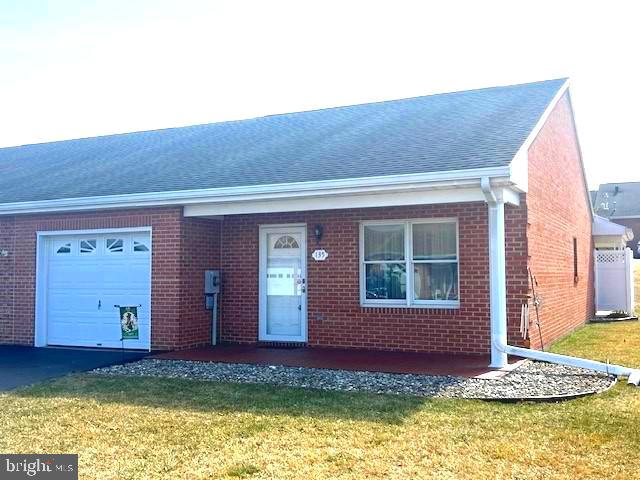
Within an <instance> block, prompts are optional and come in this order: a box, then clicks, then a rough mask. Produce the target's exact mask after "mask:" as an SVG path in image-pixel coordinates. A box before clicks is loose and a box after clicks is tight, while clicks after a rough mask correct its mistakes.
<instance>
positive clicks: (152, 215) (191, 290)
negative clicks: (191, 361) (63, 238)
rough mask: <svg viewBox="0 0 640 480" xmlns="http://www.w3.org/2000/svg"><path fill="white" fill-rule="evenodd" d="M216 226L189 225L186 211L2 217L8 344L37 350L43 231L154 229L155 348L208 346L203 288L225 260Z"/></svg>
mask: <svg viewBox="0 0 640 480" xmlns="http://www.w3.org/2000/svg"><path fill="white" fill-rule="evenodd" d="M216 225H217V224H216V223H215V222H207V221H205V220H190V219H184V218H182V209H181V208H180V207H175V208H157V209H145V210H126V211H125V210H123V211H107V212H92V213H74V214H49V215H22V216H18V217H15V218H14V217H0V249H7V250H9V252H10V254H9V256H8V257H0V280H2V281H1V283H0V342H1V343H15V344H23V345H32V344H33V336H34V317H35V266H36V232H37V231H46V230H49V231H50V230H81V229H99V228H126V227H141V226H151V227H152V228H153V239H152V241H153V249H152V278H153V284H152V291H151V309H152V317H153V320H152V323H151V342H152V347H153V348H154V349H170V348H186V347H190V346H195V345H202V344H205V343H207V342H208V339H209V332H210V331H209V330H207V329H208V328H210V327H209V326H205V322H206V317H208V314H207V312H206V310H205V309H204V306H203V296H202V288H201V285H199V284H198V282H200V281H201V280H199V279H200V278H201V277H202V275H200V273H201V272H200V270H201V269H204V268H211V267H212V266H214V265H215V262H216V261H217V259H218V257H217V255H218V252H219V249H218V248H217V245H218V244H217V240H216V239H217V238H218V237H217V234H218V231H217V229H216V227H215V226H216ZM209 236H211V243H210V244H209V243H208V242H207V240H208V237H209ZM198 256H200V257H201V258H200V259H198ZM198 263H201V264H202V265H203V266H202V267H200V266H199V265H198ZM205 266H206V267H205ZM185 322H186V323H185Z"/></svg>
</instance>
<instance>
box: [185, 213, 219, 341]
mask: <svg viewBox="0 0 640 480" xmlns="http://www.w3.org/2000/svg"><path fill="white" fill-rule="evenodd" d="M181 248H182V260H181V268H182V285H181V295H180V296H181V302H182V303H184V304H185V305H189V306H190V308H189V309H187V310H186V311H185V312H183V314H182V315H181V318H180V321H181V331H180V334H179V339H180V343H181V346H183V347H193V346H199V345H208V344H210V343H211V320H212V318H211V311H210V310H206V309H205V306H204V272H205V270H216V269H219V268H220V221H218V220H207V219H199V218H184V219H183V228H182V238H181Z"/></svg>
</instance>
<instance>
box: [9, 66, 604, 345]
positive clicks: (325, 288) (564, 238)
mask: <svg viewBox="0 0 640 480" xmlns="http://www.w3.org/2000/svg"><path fill="white" fill-rule="evenodd" d="M591 225H592V209H591V204H590V200H589V192H588V190H587V187H586V182H585V177H584V171H583V165H582V160H581V155H580V148H579V145H578V139H577V136H576V129H575V124H574V118H573V113H572V107H571V101H570V96H569V90H568V81H567V80H566V79H559V80H550V81H542V82H536V83H529V84H522V85H515V86H506V87H496V88H485V89H480V90H472V91H464V92H457V93H446V94H440V95H430V96H424V97H417V98H409V99H404V100H394V101H386V102H380V103H371V104H364V105H355V106H347V107H339V108H329V109H324V110H315V111H308V112H301V113H292V114H283V115H273V116H268V117H264V118H256V119H250V120H243V121H232V122H223V123H214V124H208V125H197V126H192V127H184V128H173V129H166V130H157V131H148V132H137V133H129V134H122V135H109V136H104V137H96V138H86V139H79V140H69V141H61V142H53V143H46V144H38V145H26V146H19V147H10V148H3V149H0V251H1V255H0V343H4V344H23V345H36V346H47V345H69V346H85V347H120V345H121V343H120V338H121V332H120V323H119V315H118V313H117V310H116V309H115V308H114V305H139V311H138V316H139V322H140V338H139V339H138V340H128V341H127V344H126V346H128V347H130V348H140V349H153V350H167V349H186V348H191V347H196V346H203V345H208V344H211V343H212V314H211V311H209V310H207V309H206V308H205V296H204V287H205V278H204V277H205V270H218V271H220V272H221V292H220V296H219V302H218V303H219V311H218V327H219V328H217V331H216V332H215V335H216V340H217V341H219V342H232V343H244V344H253V343H264V344H281V343H286V344H287V345H290V344H301V345H307V346H309V347H342V348H360V349H374V350H375V349H378V350H395V351H415V352H442V353H472V354H486V353H489V352H490V350H491V335H492V329H491V325H493V324H496V322H497V323H500V322H504V324H505V325H506V335H507V336H508V339H509V342H511V343H512V344H515V345H520V346H530V347H533V348H536V347H539V346H540V345H539V340H538V334H537V332H533V333H532V334H531V338H522V336H521V334H520V332H519V325H520V315H521V310H522V305H523V304H524V303H527V302H530V277H529V272H528V269H531V271H532V272H533V273H534V274H535V276H536V278H537V281H538V287H537V292H538V293H539V295H540V297H541V298H542V300H543V304H542V310H541V321H542V338H543V341H544V342H545V343H546V342H549V341H551V340H554V339H556V338H558V337H560V336H562V335H564V334H566V333H568V332H570V331H571V330H573V329H574V328H575V327H577V326H579V325H581V324H582V323H583V322H584V321H585V320H586V319H587V318H589V317H590V316H591V315H592V313H593V309H594V306H593V278H592V277H593V242H592V234H591ZM532 330H533V329H532Z"/></svg>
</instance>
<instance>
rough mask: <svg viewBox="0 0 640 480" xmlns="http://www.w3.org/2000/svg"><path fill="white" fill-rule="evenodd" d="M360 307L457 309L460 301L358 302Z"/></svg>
mask: <svg viewBox="0 0 640 480" xmlns="http://www.w3.org/2000/svg"><path fill="white" fill-rule="evenodd" d="M360 307H362V308H407V309H431V310H457V309H459V308H460V302H434V303H412V304H411V305H407V304H406V302H405V303H395V302H388V303H387V302H379V303H378V302H377V303H369V302H365V303H360Z"/></svg>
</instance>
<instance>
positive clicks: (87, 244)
mask: <svg viewBox="0 0 640 480" xmlns="http://www.w3.org/2000/svg"><path fill="white" fill-rule="evenodd" d="M95 249H96V240H80V253H92V252H94V251H95Z"/></svg>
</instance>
